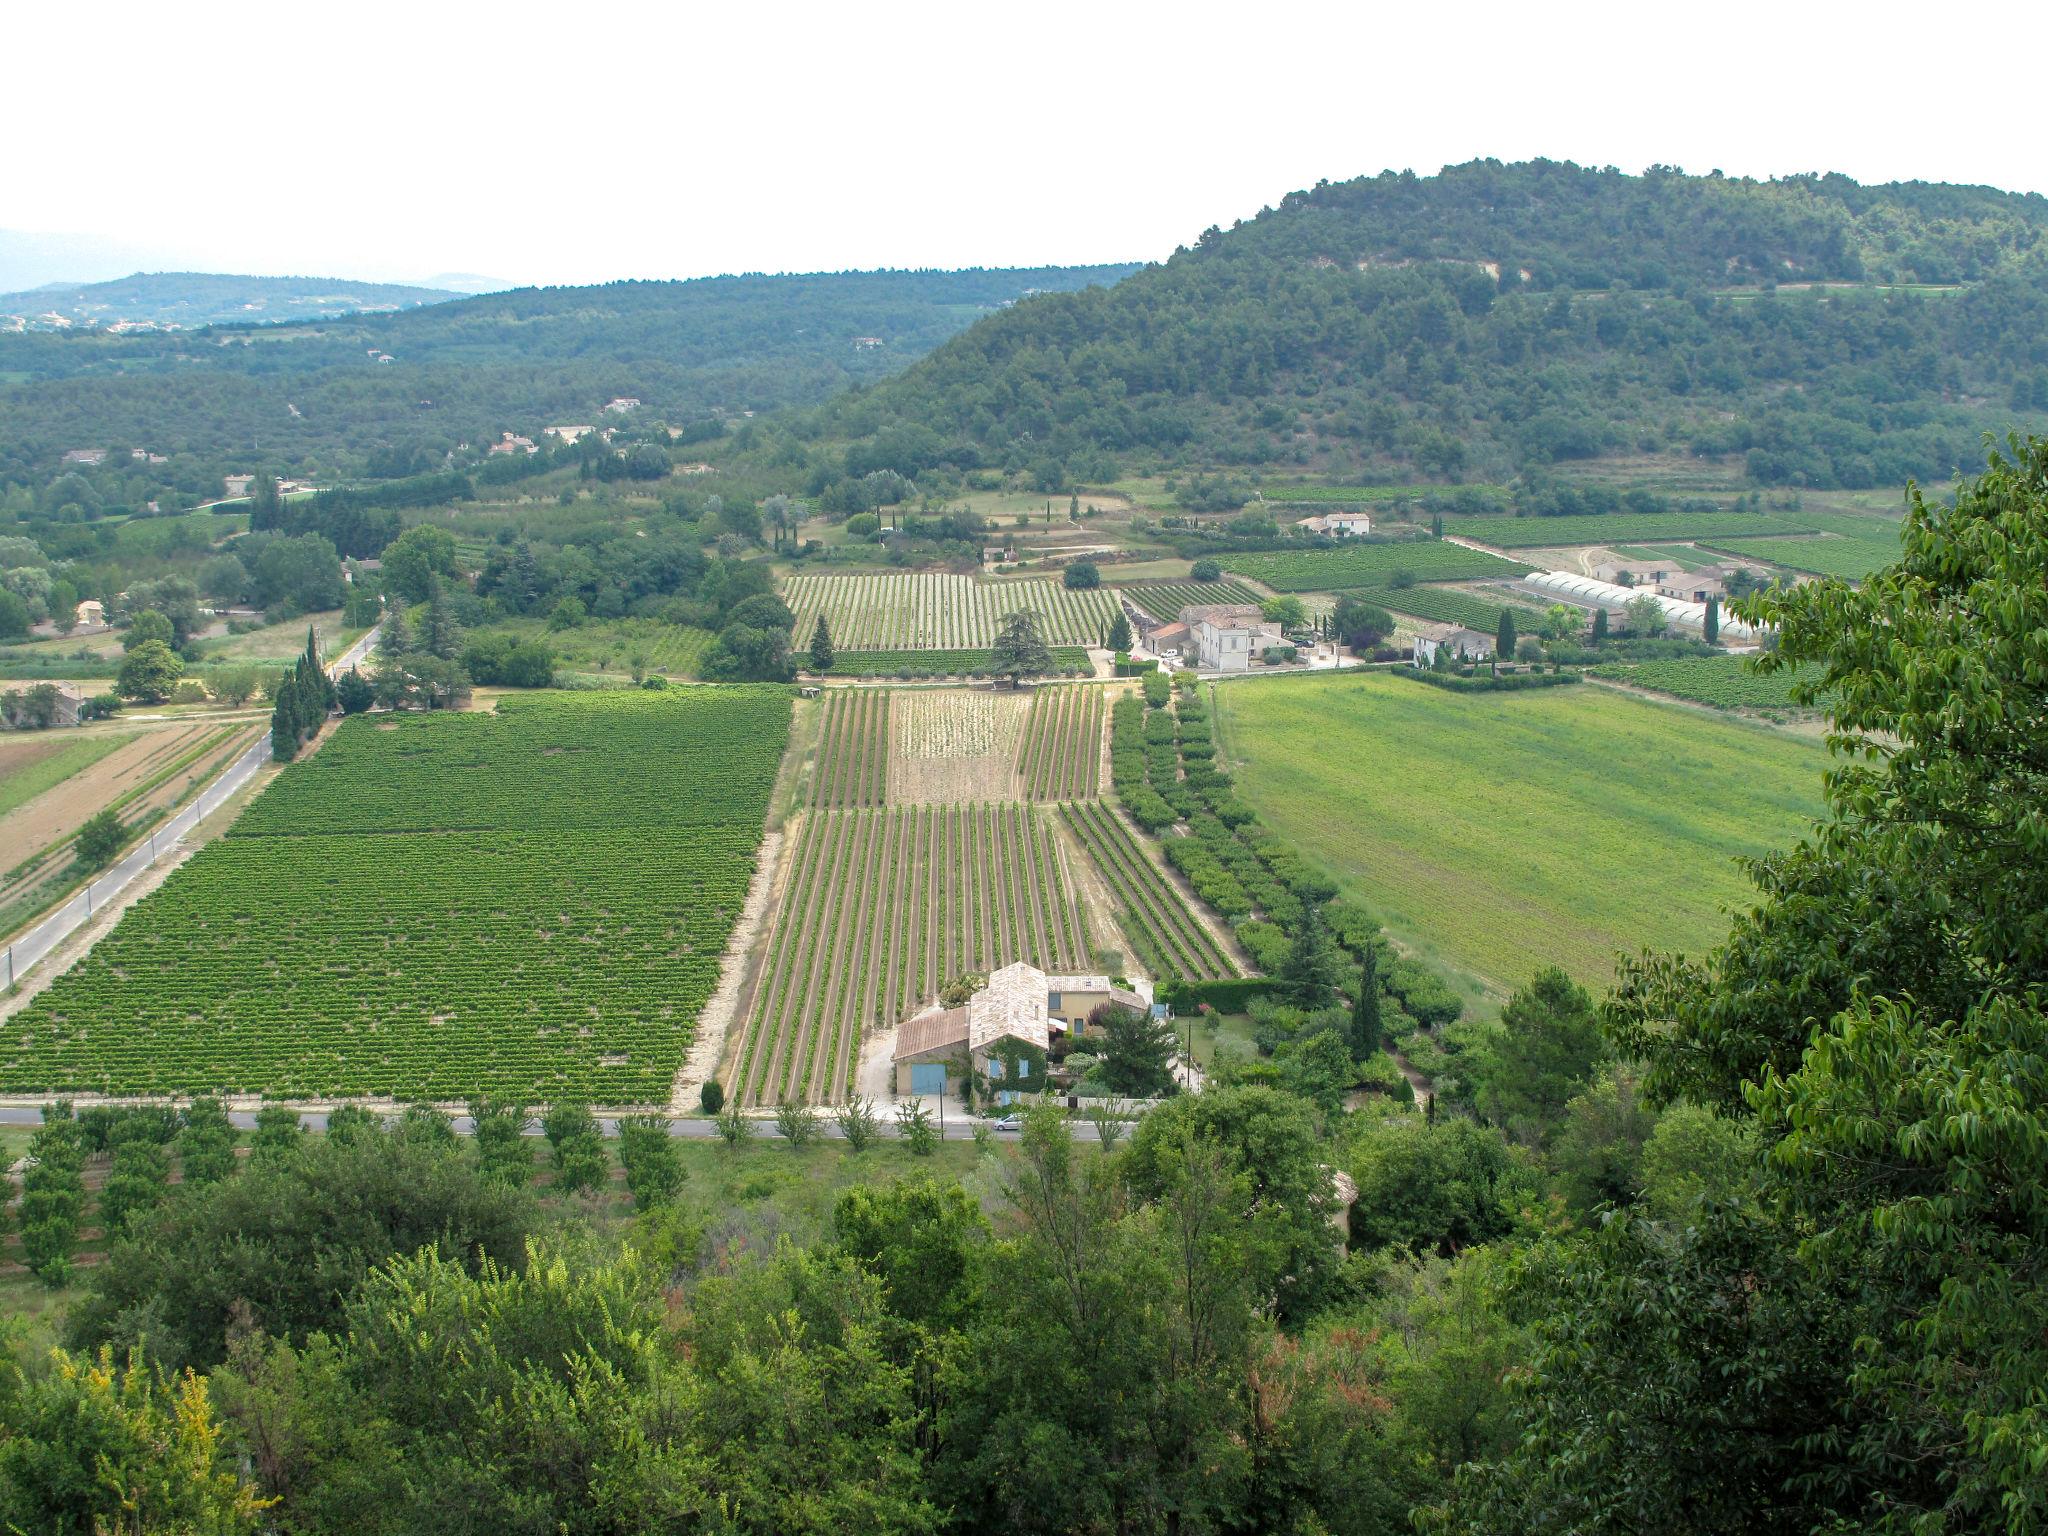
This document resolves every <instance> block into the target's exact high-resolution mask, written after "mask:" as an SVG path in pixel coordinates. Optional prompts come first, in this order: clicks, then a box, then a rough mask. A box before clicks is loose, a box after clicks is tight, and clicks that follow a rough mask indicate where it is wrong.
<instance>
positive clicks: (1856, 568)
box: [1708, 535, 1899, 581]
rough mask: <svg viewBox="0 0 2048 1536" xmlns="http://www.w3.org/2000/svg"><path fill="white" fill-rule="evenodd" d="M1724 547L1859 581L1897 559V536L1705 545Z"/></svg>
mask: <svg viewBox="0 0 2048 1536" xmlns="http://www.w3.org/2000/svg"><path fill="white" fill-rule="evenodd" d="M1708 547H1710V548H1715V549H1723V550H1726V551H1727V552H1728V553H1730V554H1733V555H1741V556H1742V557H1743V558H1745V559H1748V560H1768V561H1769V562H1770V563H1771V564H1772V565H1782V566H1784V567H1785V568H1786V569H1787V570H1793V571H1805V572H1808V573H1809V574H1811V575H1814V576H1842V577H1846V578H1847V579H1849V580H1850V581H1861V580H1862V579H1863V578H1864V577H1865V576H1868V575H1869V574H1870V573H1871V572H1872V571H1875V570H1879V569H1881V568H1882V567H1884V566H1887V565H1891V564H1893V563H1895V562H1896V561H1897V560H1898V558H1899V541H1898V539H1897V538H1896V537H1892V538H1883V537H1873V538H1845V537H1842V536H1840V535H1829V536H1827V537H1825V538H1818V539H1723V540H1719V541H1717V542H1716V543H1715V544H1713V545H1710V546H1708Z"/></svg>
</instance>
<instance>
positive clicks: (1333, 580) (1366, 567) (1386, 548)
mask: <svg viewBox="0 0 2048 1536" xmlns="http://www.w3.org/2000/svg"><path fill="white" fill-rule="evenodd" d="M1552 521H1557V519H1552ZM1224 563H1225V564H1226V565H1227V566H1228V567H1229V568H1230V569H1231V570H1232V571H1234V572H1236V573H1237V574H1238V575H1240V576H1249V577H1250V578H1251V579H1252V580H1253V581H1263V582H1264V583H1265V584H1266V585H1267V586H1269V587H1271V588H1272V589H1273V590H1274V591H1275V592H1340V591H1343V590H1344V589H1345V588H1347V587H1384V586H1386V585H1387V584H1388V583H1389V582H1390V581H1392V580H1393V578H1394V577H1395V576H1396V575H1397V574H1399V573H1401V572H1403V571H1405V572H1406V573H1407V574H1408V575H1410V576H1412V577H1414V578H1415V580H1417V581H1473V580H1483V579H1485V578H1487V577H1489V576H1490V577H1494V578H1497V579H1498V578H1505V577H1510V576H1520V575H1522V574H1524V573H1525V572H1527V571H1529V570H1530V569H1531V567H1529V566H1526V565H1522V564H1519V563H1517V562H1516V561H1513V560H1503V559H1501V558H1500V557H1499V556H1498V555H1489V554H1486V553H1485V552H1483V551H1481V550H1476V549H1467V548H1465V547H1464V545H1462V544H1446V543H1444V542H1443V541H1441V540H1439V539H1419V540H1411V541H1409V542H1406V543H1400V544H1358V545H1353V546H1351V547H1350V548H1346V549H1303V550H1280V551H1269V552H1266V553H1261V554H1250V555H1230V556H1227V557H1225V562H1224Z"/></svg>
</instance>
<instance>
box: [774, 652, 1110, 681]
mask: <svg viewBox="0 0 2048 1536" xmlns="http://www.w3.org/2000/svg"><path fill="white" fill-rule="evenodd" d="M1051 649H1052V664H1053V668H1054V670H1055V671H1056V672H1058V673H1059V674H1061V675H1063V676H1073V677H1085V676H1087V675H1088V653H1087V652H1086V651H1085V650H1083V649H1081V648H1080V647H1079V646H1072V645H1056V646H1053V647H1052V648H1051ZM796 660H797V664H798V665H799V666H804V665H806V662H805V660H804V655H803V652H802V651H801V650H799V651H798V652H797V653H796ZM994 665H995V657H994V655H993V654H992V653H991V652H989V651H986V650H964V651H960V650H955V651H840V652H838V653H837V654H836V655H835V656H833V658H832V670H831V672H830V673H829V674H828V675H829V676H832V677H890V678H912V677H989V676H992V675H993V673H992V671H991V669H992V668H993V667H994Z"/></svg>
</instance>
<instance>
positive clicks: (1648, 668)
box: [1593, 656, 1800, 709]
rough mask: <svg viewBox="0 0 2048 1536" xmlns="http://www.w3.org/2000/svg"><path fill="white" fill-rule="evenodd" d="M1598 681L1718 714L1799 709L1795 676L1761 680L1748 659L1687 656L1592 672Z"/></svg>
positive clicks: (1779, 674) (1777, 675)
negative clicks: (1646, 691) (1654, 693)
mask: <svg viewBox="0 0 2048 1536" xmlns="http://www.w3.org/2000/svg"><path fill="white" fill-rule="evenodd" d="M1593 675H1594V676H1595V677H1607V678H1612V679H1614V680H1615V681H1616V682H1621V683H1631V684H1633V685H1634V686H1636V687H1638V688H1653V689H1655V690H1656V691H1657V692H1659V693H1668V694H1671V695H1672V696H1673V697H1675V698H1680V699H1691V700H1692V701H1693V702H1695V703H1698V704H1711V705H1713V706H1714V707H1715V708H1716V709H1797V708H1799V707H1800V706H1799V705H1796V704H1794V703H1793V702H1792V683H1793V678H1792V676H1791V674H1789V673H1784V672H1776V673H1772V674H1770V675H1768V676H1761V675H1759V674H1758V673H1756V672H1754V671H1752V670H1751V669H1750V665H1749V660H1748V658H1747V657H1743V656H1683V657H1678V658H1675V659H1673V660H1670V661H1645V662H1641V663H1638V664H1635V665H1632V666H1631V665H1627V664H1623V663H1618V662H1617V663H1610V664H1608V665H1607V666H1604V667H1595V668H1593Z"/></svg>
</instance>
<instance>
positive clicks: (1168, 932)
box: [1060, 800, 1237, 981]
mask: <svg viewBox="0 0 2048 1536" xmlns="http://www.w3.org/2000/svg"><path fill="white" fill-rule="evenodd" d="M1060 813H1061V815H1063V816H1064V817H1065V818H1066V822H1067V826H1068V828H1069V829H1070V830H1071V831H1072V832H1073V834H1074V837H1075V839H1076V840H1077V841H1078V842H1079V843H1080V845H1081V846H1082V847H1083V848H1085V849H1086V850H1087V852H1088V857H1089V859H1090V860H1092V861H1093V863H1094V865H1095V867H1096V869H1097V870H1099V871H1100V872H1101V874H1102V878H1103V881H1104V883H1105V884H1107V885H1108V887H1109V889H1110V891H1111V893H1112V894H1113V895H1114V896H1115V898H1116V902H1117V908H1118V911H1117V921H1118V923H1119V925H1120V926H1121V927H1122V928H1123V930H1124V933H1125V935H1126V937H1128V938H1129V939H1130V941H1131V944H1132V946H1133V947H1134V948H1136V949H1137V950H1138V952H1139V953H1138V958H1139V959H1140V960H1141V961H1142V962H1143V963H1144V965H1145V966H1146V968H1147V969H1148V970H1150V971H1151V973H1152V974H1153V975H1154V976H1162V977H1163V976H1181V977H1184V978H1186V979H1188V980H1191V981H1209V980H1215V979H1218V978H1222V977H1226V976H1235V975H1236V974H1237V967H1236V966H1234V965H1232V964H1231V962H1230V957H1229V955H1227V954H1226V953H1225V952H1224V950H1223V947H1222V946H1221V945H1220V944H1218V943H1217V942H1216V940H1215V939H1214V938H1213V937H1212V936H1211V935H1210V933H1209V930H1208V929H1207V928H1205V927H1203V926H1202V924H1201V922H1200V921H1199V920H1197V918H1196V917H1195V915H1194V914H1193V913H1192V912H1190V911H1189V910H1188V906H1187V903H1186V902H1185V901H1184V900H1182V898H1181V895H1180V892H1179V891H1178V890H1176V889H1175V888H1174V886H1173V884H1172V882H1170V881H1169V880H1168V879H1167V878H1166V876H1165V875H1163V874H1162V873H1160V871H1159V868H1158V866H1157V865H1155V864H1154V863H1153V862H1152V861H1151V860H1150V859H1148V858H1147V857H1146V856H1145V852H1144V849H1143V848H1142V847H1140V846H1139V843H1138V840H1137V839H1136V838H1134V837H1133V836H1132V835H1131V830H1130V828H1129V827H1128V826H1126V825H1125V824H1124V820H1123V818H1122V817H1121V816H1119V815H1118V814H1117V813H1116V812H1115V811H1112V810H1111V809H1110V808H1109V807H1108V806H1106V805H1104V804H1103V803H1102V802H1101V801H1099V800H1091V801H1083V802H1079V803H1074V804H1068V805H1063V806H1061V807H1060Z"/></svg>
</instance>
